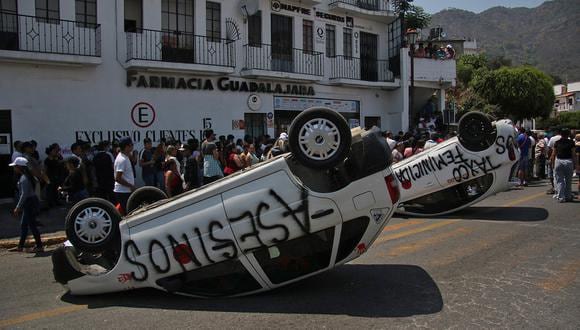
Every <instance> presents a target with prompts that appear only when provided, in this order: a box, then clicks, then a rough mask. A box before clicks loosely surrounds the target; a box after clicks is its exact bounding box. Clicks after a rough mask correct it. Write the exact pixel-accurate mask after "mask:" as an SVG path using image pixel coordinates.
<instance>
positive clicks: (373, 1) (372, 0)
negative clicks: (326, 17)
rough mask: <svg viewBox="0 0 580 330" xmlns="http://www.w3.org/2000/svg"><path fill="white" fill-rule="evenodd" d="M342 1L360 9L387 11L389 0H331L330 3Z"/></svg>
mask: <svg viewBox="0 0 580 330" xmlns="http://www.w3.org/2000/svg"><path fill="white" fill-rule="evenodd" d="M337 3H344V4H347V5H351V6H355V7H358V8H361V9H366V10H373V11H389V10H390V6H389V1H386V0H333V1H331V2H330V5H334V4H337Z"/></svg>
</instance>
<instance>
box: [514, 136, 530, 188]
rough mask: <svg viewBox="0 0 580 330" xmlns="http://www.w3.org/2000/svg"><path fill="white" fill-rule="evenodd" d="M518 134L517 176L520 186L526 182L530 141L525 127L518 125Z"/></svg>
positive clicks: (525, 184)
mask: <svg viewBox="0 0 580 330" xmlns="http://www.w3.org/2000/svg"><path fill="white" fill-rule="evenodd" d="M519 131H520V135H518V138H517V140H516V142H517V144H518V147H519V148H520V160H519V163H518V178H519V179H520V184H519V185H520V186H527V185H528V183H527V182H526V174H527V171H528V163H529V162H528V158H529V152H530V145H531V141H530V138H529V137H528V135H527V134H526V129H525V128H523V127H520V129H519Z"/></svg>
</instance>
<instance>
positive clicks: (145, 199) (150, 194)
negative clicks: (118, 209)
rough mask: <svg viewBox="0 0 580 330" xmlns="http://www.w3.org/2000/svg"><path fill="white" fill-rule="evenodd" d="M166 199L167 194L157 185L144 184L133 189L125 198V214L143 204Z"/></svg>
mask: <svg viewBox="0 0 580 330" xmlns="http://www.w3.org/2000/svg"><path fill="white" fill-rule="evenodd" d="M162 199H167V194H165V192H164V191H163V190H161V189H159V188H157V187H150V186H145V187H141V188H139V189H137V190H135V191H134V192H133V193H132V194H131V196H129V199H128V200H127V214H129V213H131V212H133V211H135V210H136V209H138V208H140V207H143V206H145V205H149V204H153V203H155V202H158V201H160V200H162Z"/></svg>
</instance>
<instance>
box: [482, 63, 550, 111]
mask: <svg viewBox="0 0 580 330" xmlns="http://www.w3.org/2000/svg"><path fill="white" fill-rule="evenodd" d="M472 86H473V89H474V91H475V92H476V93H477V94H478V95H480V96H481V97H483V98H484V99H485V100H486V101H487V102H488V103H490V104H497V105H498V106H500V109H501V110H500V114H501V115H506V116H508V117H511V118H512V119H515V120H522V119H531V118H536V117H547V116H549V115H550V112H551V111H552V108H553V106H554V99H555V97H554V89H553V88H552V79H551V78H550V77H549V76H548V75H546V74H545V73H543V72H541V71H539V70H538V69H535V68H533V67H529V66H524V67H516V68H511V67H502V68H500V69H498V70H494V71H488V72H486V73H485V74H476V75H475V76H474V79H473V81H472Z"/></svg>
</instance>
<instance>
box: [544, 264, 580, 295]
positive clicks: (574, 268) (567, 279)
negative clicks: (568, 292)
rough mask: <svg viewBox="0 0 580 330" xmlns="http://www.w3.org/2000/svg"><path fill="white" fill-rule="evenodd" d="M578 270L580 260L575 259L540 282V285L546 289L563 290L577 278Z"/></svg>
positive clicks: (579, 268)
mask: <svg viewBox="0 0 580 330" xmlns="http://www.w3.org/2000/svg"><path fill="white" fill-rule="evenodd" d="M578 270H580V261H573V262H571V263H569V264H567V265H565V266H564V267H562V269H561V270H559V271H558V272H556V274H555V275H554V276H552V277H551V278H549V279H547V280H545V281H543V282H542V283H540V287H541V288H542V289H544V290H546V291H559V290H562V289H563V288H565V287H567V286H568V285H570V284H571V283H572V282H574V281H575V280H576V274H577V273H578Z"/></svg>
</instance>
